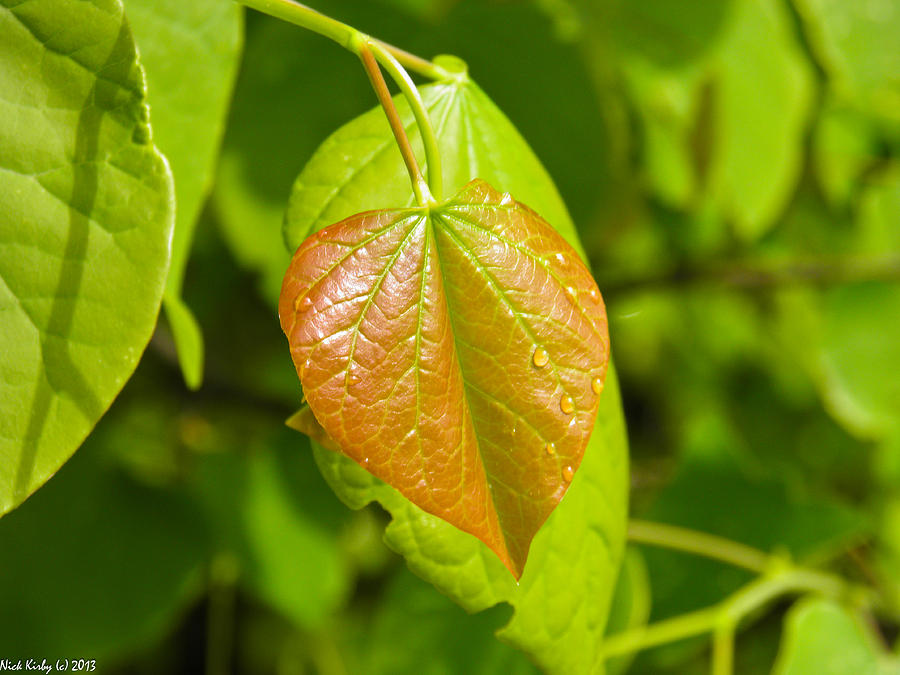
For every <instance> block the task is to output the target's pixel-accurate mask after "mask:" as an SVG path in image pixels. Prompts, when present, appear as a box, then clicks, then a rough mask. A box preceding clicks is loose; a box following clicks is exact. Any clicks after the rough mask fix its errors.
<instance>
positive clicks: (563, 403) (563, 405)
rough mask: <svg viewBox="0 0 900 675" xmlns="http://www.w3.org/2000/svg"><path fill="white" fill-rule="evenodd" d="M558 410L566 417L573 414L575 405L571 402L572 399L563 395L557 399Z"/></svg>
mask: <svg viewBox="0 0 900 675" xmlns="http://www.w3.org/2000/svg"><path fill="white" fill-rule="evenodd" d="M559 409H560V410H562V411H563V412H564V413H565V414H566V415H571V414H572V413H573V412H575V403H574V401H572V397H571V396H566V395H565V394H564V395H563V397H562V398H561V399H559Z"/></svg>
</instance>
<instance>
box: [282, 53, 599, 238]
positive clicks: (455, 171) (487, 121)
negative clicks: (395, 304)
mask: <svg viewBox="0 0 900 675" xmlns="http://www.w3.org/2000/svg"><path fill="white" fill-rule="evenodd" d="M444 65H445V66H446V67H448V68H455V69H457V70H458V71H459V73H460V74H459V78H458V79H456V80H451V81H448V82H437V83H434V84H429V85H426V86H424V87H421V88H420V91H421V94H422V98H423V100H424V102H425V107H426V109H427V110H428V114H429V117H430V118H431V120H432V123H433V125H434V131H435V134H436V135H437V138H438V145H439V147H440V151H441V160H442V163H443V167H442V168H443V171H444V190H445V192H446V193H448V194H453V193H455V192H457V191H459V190H460V189H462V188H463V186H465V185H466V184H467V183H468V182H469V181H471V180H472V179H474V178H480V179H481V180H483V181H485V182H487V183H489V184H490V185H492V186H494V188H496V189H497V190H499V191H501V192H508V193H510V194H512V195H514V196H515V197H516V199H518V200H520V201H522V202H524V203H526V204H528V206H529V207H531V208H532V209H534V210H535V211H537V212H538V213H540V214H541V216H542V217H543V218H544V220H546V221H547V222H548V223H550V224H551V225H553V227H555V228H556V230H557V231H558V232H559V233H560V234H561V235H562V236H563V237H564V238H565V239H566V240H567V241H569V243H570V244H571V245H572V246H573V247H574V248H575V249H576V250H577V251H579V253H581V247H580V245H579V244H578V241H577V236H576V235H575V229H574V226H573V225H572V222H571V220H570V219H569V216H568V214H567V212H566V207H565V205H564V204H563V202H562V199H561V198H560V196H559V193H558V192H557V191H556V188H555V186H554V185H553V181H552V180H551V179H550V177H549V176H548V175H547V172H546V171H545V170H544V168H543V166H541V163H540V161H539V160H538V159H537V157H535V155H534V153H533V152H532V151H531V149H530V148H529V147H528V145H527V144H526V143H525V141H524V140H523V139H522V137H521V136H520V135H519V133H518V131H516V129H515V127H513V125H512V124H511V123H510V121H509V120H508V119H507V118H506V117H505V116H504V115H503V113H502V112H501V111H500V110H499V109H498V108H497V107H496V106H495V105H494V104H493V102H491V100H490V99H489V98H488V97H487V96H486V95H485V93H484V92H483V91H481V89H480V88H479V87H478V85H476V84H475V83H474V82H473V81H472V80H470V79H469V78H468V77H467V76H465V74H464V69H465V66H464V64H462V63H461V62H459V61H458V59H450V58H448V59H447V60H446V61H445V62H444ZM394 103H395V105H396V106H397V109H398V112H399V114H400V117H401V119H402V120H403V122H404V125H405V127H406V130H407V134H409V135H410V138H411V139H412V140H413V147H414V149H415V151H416V156H417V157H419V158H420V164H421V165H422V166H423V170H424V169H425V168H426V165H425V163H424V152H423V151H422V144H421V140H420V138H419V136H418V133H417V132H416V125H415V122H414V120H413V116H412V112H411V111H410V109H409V106H408V105H407V103H406V101H405V100H404V99H403V98H402V97H397V98H395V99H394ZM412 203H413V195H412V191H411V189H410V187H409V179H408V177H407V176H406V173H405V170H404V168H403V160H402V158H401V157H400V152H399V150H398V149H397V147H396V144H395V142H394V140H393V136H392V135H391V130H390V127H389V126H388V123H387V120H386V119H385V116H384V112H383V111H382V110H381V108H373V109H372V110H370V111H369V112H367V113H365V114H364V115H361V116H359V117H357V118H356V119H355V120H353V121H352V122H349V123H348V124H346V125H344V126H343V127H341V128H340V129H338V130H337V131H336V132H335V133H333V134H332V135H331V136H329V137H328V138H327V139H326V140H325V141H324V142H323V143H322V145H321V146H319V149H318V150H316V153H315V155H313V157H312V159H311V160H310V161H309V163H308V164H307V165H306V166H305V167H304V168H303V172H302V173H301V174H300V176H299V178H297V182H296V183H295V184H294V188H293V191H292V193H291V198H290V202H289V203H288V211H287V215H286V216H285V220H284V223H285V229H284V235H285V241H286V242H287V245H288V248H289V249H290V250H292V251H293V250H294V249H296V248H297V247H298V246H299V245H300V242H302V241H303V240H304V239H305V238H306V237H307V236H308V235H309V234H310V233H311V232H315V231H317V230H320V229H322V228H323V227H325V226H326V225H330V224H331V223H336V222H338V221H340V220H343V219H344V218H347V217H349V216H351V215H353V214H355V213H359V212H360V211H367V210H373V209H386V208H393V207H397V206H404V205H411V204H412Z"/></svg>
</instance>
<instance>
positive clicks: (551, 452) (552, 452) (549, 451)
mask: <svg viewBox="0 0 900 675" xmlns="http://www.w3.org/2000/svg"><path fill="white" fill-rule="evenodd" d="M544 450H546V451H547V454H548V455H555V454H556V446H555V445H553V443H547V445H546V446H545V447H544Z"/></svg>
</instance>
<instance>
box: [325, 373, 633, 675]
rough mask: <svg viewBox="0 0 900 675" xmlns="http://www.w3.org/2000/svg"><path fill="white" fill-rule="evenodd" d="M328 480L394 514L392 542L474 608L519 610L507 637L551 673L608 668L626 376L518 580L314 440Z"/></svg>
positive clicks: (612, 392)
mask: <svg viewBox="0 0 900 675" xmlns="http://www.w3.org/2000/svg"><path fill="white" fill-rule="evenodd" d="M313 448H314V451H315V457H316V463H317V464H318V465H319V468H320V469H321V471H322V473H323V475H324V476H325V480H327V481H328V483H329V484H330V485H331V486H332V488H333V489H334V490H335V491H336V492H337V494H338V496H339V497H340V498H341V499H342V500H343V501H344V502H345V503H346V504H347V505H348V506H349V507H350V508H354V509H360V508H362V507H363V506H365V505H366V504H368V503H370V502H372V501H378V502H380V503H381V505H382V506H384V508H386V509H387V510H388V511H389V512H390V514H391V516H392V517H393V520H392V521H391V523H390V524H389V525H388V527H387V530H386V531H385V541H386V542H387V544H388V546H390V547H391V548H392V549H394V550H395V551H397V552H398V553H400V554H401V555H403V556H404V557H405V558H406V561H407V564H408V565H409V567H410V569H412V571H413V572H415V573H416V574H418V575H419V576H420V577H422V578H423V579H425V580H426V581H429V582H430V583H432V584H434V585H435V586H436V587H437V589H438V590H439V591H441V592H442V593H444V594H445V595H448V596H449V597H451V598H452V599H453V600H454V601H455V602H457V603H459V604H460V605H462V606H463V607H464V608H465V609H466V610H467V611H469V612H477V611H481V610H484V609H486V608H488V607H491V606H493V605H496V604H497V603H500V602H508V603H509V604H511V605H512V606H513V608H514V609H515V613H514V615H513V617H512V619H511V620H510V622H509V623H508V624H507V625H506V626H505V627H503V628H502V629H501V630H500V631H498V637H499V638H500V639H501V640H503V641H504V642H508V643H510V644H512V645H513V646H515V647H517V648H518V649H521V650H523V651H524V652H526V653H527V654H529V656H530V657H531V659H532V660H533V661H534V662H535V663H537V664H538V665H539V666H540V667H541V668H542V669H544V670H545V671H546V672H548V673H560V674H564V673H573V672H600V673H602V672H603V667H602V663H600V662H599V661H598V651H599V647H600V644H601V642H602V637H603V634H604V628H605V624H606V616H607V613H608V608H609V603H610V600H611V598H612V593H613V586H614V583H615V579H616V576H617V574H618V569H619V562H620V559H621V555H622V544H623V542H624V536H625V510H626V499H627V481H626V476H627V464H626V460H627V454H626V442H625V426H624V420H623V418H622V411H621V401H620V399H619V389H618V382H617V381H616V378H615V373H614V372H610V374H609V376H608V377H607V384H606V389H605V391H604V393H603V395H602V396H601V397H600V410H599V412H598V415H597V422H596V425H595V428H594V433H593V435H592V436H591V440H590V442H589V443H588V447H587V450H586V451H585V454H584V460H583V461H582V464H581V468H580V469H579V471H578V473H577V474H576V476H575V479H574V480H573V481H572V485H571V487H570V488H569V491H568V492H567V493H566V497H565V499H563V500H562V502H560V504H559V506H558V507H557V508H556V509H555V510H554V512H553V513H552V514H551V515H550V517H549V518H548V519H547V522H546V523H545V524H544V526H543V527H542V528H541V529H540V531H539V532H538V533H537V535H536V536H535V538H534V541H533V542H532V545H531V550H530V552H529V558H528V565H527V566H526V568H525V571H524V573H523V575H522V578H521V579H520V581H519V583H518V584H515V583H514V582H513V580H512V577H510V575H509V572H508V571H507V570H506V568H505V567H504V566H503V565H502V563H501V562H500V561H499V559H498V558H497V557H496V556H495V555H494V554H493V553H491V552H490V550H489V549H488V548H487V546H485V545H484V544H483V543H481V542H480V541H478V540H477V539H475V538H474V537H471V536H469V535H467V534H465V533H463V532H461V531H459V530H457V529H456V528H454V527H453V526H451V525H450V524H449V523H446V522H445V521H442V520H440V519H439V518H437V517H435V516H432V515H429V514H427V513H425V512H424V511H422V510H421V509H419V508H417V507H416V506H414V505H413V504H412V503H410V502H409V501H408V500H406V499H404V498H403V497H402V496H401V495H400V493H398V492H397V491H396V490H394V489H393V488H391V487H390V486H388V485H386V484H385V483H383V482H381V481H380V480H378V479H377V478H375V477H374V476H372V475H371V474H370V473H368V472H367V471H365V470H364V469H362V468H361V467H360V466H359V465H357V464H356V463H355V462H353V461H352V460H350V459H348V458H347V457H344V456H342V455H340V454H338V453H335V452H331V451H330V450H325V449H324V448H321V447H320V446H317V445H316V444H313Z"/></svg>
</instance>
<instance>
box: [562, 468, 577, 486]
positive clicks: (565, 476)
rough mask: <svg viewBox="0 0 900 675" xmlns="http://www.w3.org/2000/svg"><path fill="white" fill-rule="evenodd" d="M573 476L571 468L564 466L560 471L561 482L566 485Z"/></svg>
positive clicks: (573, 472) (573, 471)
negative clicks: (564, 482)
mask: <svg viewBox="0 0 900 675" xmlns="http://www.w3.org/2000/svg"><path fill="white" fill-rule="evenodd" d="M574 476H575V470H574V469H573V468H572V467H571V466H564V467H563V470H562V477H563V480H564V481H566V482H567V483H571V482H572V478H573V477H574Z"/></svg>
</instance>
